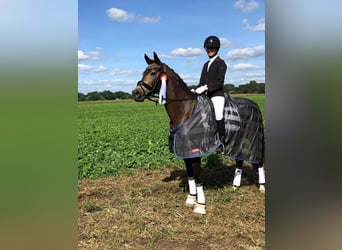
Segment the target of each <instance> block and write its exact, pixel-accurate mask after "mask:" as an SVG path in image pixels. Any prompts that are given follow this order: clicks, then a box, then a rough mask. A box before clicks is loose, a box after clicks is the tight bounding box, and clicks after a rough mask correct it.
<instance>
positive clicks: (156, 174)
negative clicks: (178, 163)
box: [78, 166, 265, 250]
mask: <svg viewBox="0 0 342 250" xmlns="http://www.w3.org/2000/svg"><path fill="white" fill-rule="evenodd" d="M233 175H234V167H233V166H222V167H215V168H212V169H209V168H204V169H203V171H202V176H203V182H204V184H205V195H206V212H207V214H206V215H199V214H195V213H194V212H193V211H192V208H191V207H187V206H185V199H186V196H187V194H186V192H185V190H186V189H187V188H186V182H187V178H186V172H185V171H184V169H182V168H175V169H162V170H158V171H146V170H139V171H138V172H137V174H136V175H135V176H120V177H110V178H103V179H96V180H79V183H78V188H79V194H78V204H79V219H78V228H79V233H78V236H79V241H78V248H79V249H92V250H93V249H101V250H104V249H163V250H164V249H177V250H187V249H196V250H197V249H198V250H200V249H254V250H256V249H265V194H264V193H262V192H260V191H259V189H258V187H257V185H256V180H257V174H256V172H255V171H254V169H252V168H251V167H249V166H244V167H243V175H242V183H241V187H240V188H239V189H238V190H236V191H233V189H232V179H233Z"/></svg>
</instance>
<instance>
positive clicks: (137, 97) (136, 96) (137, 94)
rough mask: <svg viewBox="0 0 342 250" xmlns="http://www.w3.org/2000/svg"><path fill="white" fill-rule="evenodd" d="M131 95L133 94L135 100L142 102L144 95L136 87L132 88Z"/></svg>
mask: <svg viewBox="0 0 342 250" xmlns="http://www.w3.org/2000/svg"><path fill="white" fill-rule="evenodd" d="M132 95H133V96H134V100H135V101H136V102H143V101H144V100H145V96H144V95H142V94H141V93H140V91H139V90H138V89H137V88H135V89H133V90H132Z"/></svg>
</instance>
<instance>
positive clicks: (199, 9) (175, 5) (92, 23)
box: [78, 0, 265, 94]
mask: <svg viewBox="0 0 342 250" xmlns="http://www.w3.org/2000/svg"><path fill="white" fill-rule="evenodd" d="M78 9H79V11H78V72H79V73H78V92H80V93H84V94H86V93H88V92H91V91H99V92H100V91H104V90H110V91H112V92H116V91H124V92H127V93H130V92H131V90H132V89H133V88H134V86H135V85H136V83H137V81H138V80H140V79H141V76H142V72H143V71H144V70H145V68H146V66H147V64H146V62H145V60H144V54H145V53H146V54H147V55H148V56H150V57H152V56H153V51H155V52H156V53H157V54H158V55H159V57H160V59H161V60H162V61H163V62H164V63H166V64H167V65H169V66H170V67H171V68H173V69H174V70H175V72H177V73H178V74H179V75H180V76H181V77H182V78H183V80H184V81H185V82H186V83H187V85H195V84H197V83H198V81H199V77H200V73H201V69H202V66H203V64H204V63H205V62H206V61H207V60H208V57H207V55H206V53H205V51H204V49H203V42H204V40H205V38H206V37H208V36H210V35H216V36H217V37H219V38H220V40H221V49H220V51H219V56H220V57H221V58H222V59H224V60H225V62H226V64H227V66H228V68H227V73H226V78H225V83H226V84H228V83H229V84H233V85H235V86H238V85H239V84H245V83H249V81H251V80H256V81H257V82H265V3H264V1H259V0H212V1H204V0H195V1H186V0H183V1H179V0H174V1H156V0H115V1H113V0H112V1H110V0H102V1H96V0H79V2H78Z"/></svg>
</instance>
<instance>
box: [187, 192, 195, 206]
mask: <svg viewBox="0 0 342 250" xmlns="http://www.w3.org/2000/svg"><path fill="white" fill-rule="evenodd" d="M196 197H197V196H196V195H192V194H188V196H187V197H186V201H185V205H186V206H193V205H195V204H196Z"/></svg>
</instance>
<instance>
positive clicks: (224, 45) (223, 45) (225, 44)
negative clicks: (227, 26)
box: [220, 38, 233, 48]
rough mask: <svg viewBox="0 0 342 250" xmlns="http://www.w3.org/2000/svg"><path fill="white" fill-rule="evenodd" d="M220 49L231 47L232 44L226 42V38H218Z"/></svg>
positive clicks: (229, 41)
mask: <svg viewBox="0 0 342 250" xmlns="http://www.w3.org/2000/svg"><path fill="white" fill-rule="evenodd" d="M220 43H221V48H228V47H231V46H232V45H233V42H232V41H231V40H228V39H227V38H220Z"/></svg>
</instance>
